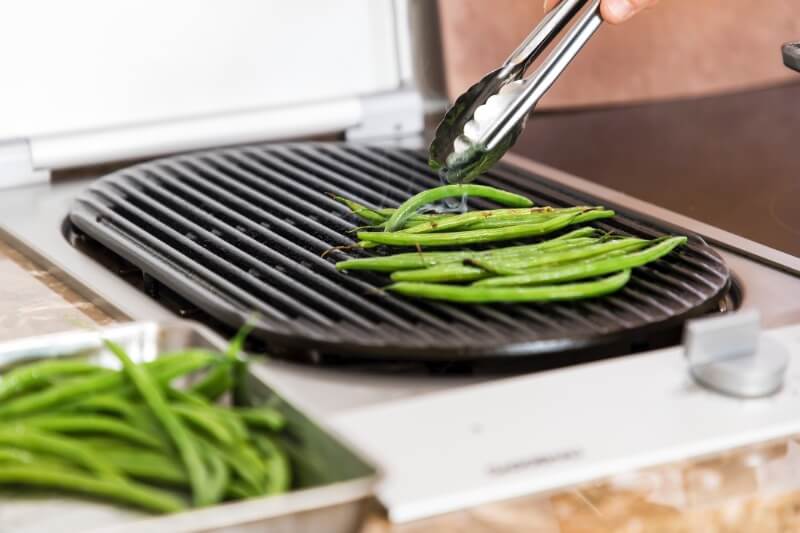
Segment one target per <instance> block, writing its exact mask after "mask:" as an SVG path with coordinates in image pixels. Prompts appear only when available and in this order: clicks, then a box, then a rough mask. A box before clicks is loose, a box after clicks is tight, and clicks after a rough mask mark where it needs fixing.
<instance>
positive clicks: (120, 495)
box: [0, 465, 185, 513]
mask: <svg viewBox="0 0 800 533" xmlns="http://www.w3.org/2000/svg"><path fill="white" fill-rule="evenodd" d="M0 485H11V486H13V487H19V486H20V485H22V486H28V487H35V488H44V489H58V490H64V491H67V492H74V493H79V494H87V495H90V496H95V497H98V498H102V499H105V500H112V501H116V502H120V503H123V504H126V505H132V506H135V507H139V508H141V509H145V510H147V511H155V512H159V513H173V512H177V511H181V510H183V509H184V508H185V505H184V503H183V502H182V501H181V500H180V499H178V498H177V497H175V496H174V495H172V494H170V493H169V492H165V491H163V490H158V489H153V488H149V487H144V486H142V485H139V484H136V483H132V482H129V481H122V480H112V479H96V478H93V477H91V476H89V475H86V474H83V473H81V472H78V471H73V470H68V469H66V468H55V467H53V466H51V465H48V466H47V467H46V468H45V467H39V466H35V465H14V466H0Z"/></svg>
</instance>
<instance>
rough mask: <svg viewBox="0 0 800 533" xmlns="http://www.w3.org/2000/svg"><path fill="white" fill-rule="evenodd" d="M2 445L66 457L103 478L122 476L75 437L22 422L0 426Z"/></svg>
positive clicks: (0, 442) (0, 441)
mask: <svg viewBox="0 0 800 533" xmlns="http://www.w3.org/2000/svg"><path fill="white" fill-rule="evenodd" d="M0 445H4V446H12V447H14V448H20V449H23V450H28V451H31V452H37V453H43V454H47V455H52V456H55V457H59V458H62V459H66V460H67V461H70V462H72V463H74V464H76V465H79V466H81V467H84V468H86V469H87V470H90V471H92V472H95V473H96V474H98V475H99V476H101V477H103V478H108V479H112V478H114V479H117V478H120V472H119V471H118V470H117V469H116V468H114V466H113V465H111V464H109V463H108V462H107V461H105V460H104V459H103V458H102V457H101V456H99V455H97V454H95V453H94V452H93V451H92V450H91V449H90V448H89V447H88V446H85V445H83V444H81V443H80V442H77V441H75V440H74V439H69V438H66V437H61V436H58V435H52V434H49V433H46V432H44V431H39V430H37V429H34V428H31V427H26V426H23V425H20V424H14V425H12V426H0Z"/></svg>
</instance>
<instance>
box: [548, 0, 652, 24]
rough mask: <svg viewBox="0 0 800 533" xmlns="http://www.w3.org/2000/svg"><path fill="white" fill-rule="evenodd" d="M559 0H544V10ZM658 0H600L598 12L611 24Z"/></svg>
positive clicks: (553, 5) (650, 5)
mask: <svg viewBox="0 0 800 533" xmlns="http://www.w3.org/2000/svg"><path fill="white" fill-rule="evenodd" d="M560 2H561V0H545V1H544V10H545V11H550V10H551V9H553V8H554V7H555V6H557V5H558V4H559V3H560ZM657 2H658V0H602V2H601V3H600V14H601V15H602V16H603V20H605V21H606V22H610V23H611V24H619V23H620V22H625V21H626V20H628V19H629V18H631V17H632V16H634V15H635V14H636V13H638V12H639V11H642V10H644V9H647V8H649V7H653V6H654V5H656V3H657Z"/></svg>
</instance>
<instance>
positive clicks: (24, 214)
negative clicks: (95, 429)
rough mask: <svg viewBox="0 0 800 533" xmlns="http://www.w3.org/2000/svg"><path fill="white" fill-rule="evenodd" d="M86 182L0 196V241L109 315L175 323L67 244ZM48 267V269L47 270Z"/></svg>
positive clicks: (157, 306) (166, 312) (168, 314)
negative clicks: (65, 229)
mask: <svg viewBox="0 0 800 533" xmlns="http://www.w3.org/2000/svg"><path fill="white" fill-rule="evenodd" d="M89 183H90V182H89V181H86V180H80V181H75V182H70V183H65V184H43V185H37V186H31V187H25V188H18V189H13V190H8V191H4V192H3V193H2V194H0V238H3V237H4V238H6V239H9V240H11V241H12V244H14V245H16V246H18V247H19V248H20V249H21V250H22V251H23V252H24V253H27V254H30V255H31V256H32V258H33V259H34V260H38V261H39V262H40V263H42V266H43V267H46V268H49V269H50V271H51V272H52V273H53V275H55V276H56V277H58V278H60V279H63V280H65V281H66V282H67V283H68V284H69V285H70V286H71V287H72V288H73V289H75V290H76V291H78V292H80V293H81V295H82V296H84V297H87V298H88V299H90V301H92V303H94V304H96V305H97V306H98V307H100V308H101V309H104V310H106V311H108V312H109V313H110V314H112V315H124V316H128V317H136V318H140V319H147V320H170V319H174V318H175V315H174V314H172V313H171V312H170V311H169V310H167V309H166V308H165V307H163V306H162V305H160V304H159V303H158V302H157V301H155V300H154V299H152V298H147V297H145V298H143V297H142V296H143V295H142V293H141V292H140V291H139V290H137V289H136V288H135V287H132V286H131V285H129V284H128V283H126V282H124V281H123V280H121V279H120V278H118V277H117V276H115V275H114V274H112V273H110V272H109V271H108V269H106V268H105V267H104V266H103V265H101V264H99V263H98V262H96V261H95V260H94V259H92V258H91V257H88V256H86V255H85V254H83V253H82V252H80V251H79V250H77V249H75V248H74V247H73V246H72V245H70V244H69V242H67V240H66V239H65V238H64V235H63V234H62V225H63V223H64V221H65V220H66V218H67V215H68V213H69V206H70V203H71V202H72V200H73V198H74V197H75V196H76V195H77V194H78V193H79V192H80V191H81V190H82V189H84V188H86V186H87V185H88V184H89ZM50 267H52V268H50ZM98 295H100V296H101V298H98V297H97V296H98Z"/></svg>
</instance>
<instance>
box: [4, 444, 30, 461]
mask: <svg viewBox="0 0 800 533" xmlns="http://www.w3.org/2000/svg"><path fill="white" fill-rule="evenodd" d="M35 460H36V457H35V456H34V455H33V454H32V453H31V452H29V451H26V450H22V449H20V448H10V447H8V448H7V447H3V448H0V464H3V463H17V464H31V463H33V462H34V461H35Z"/></svg>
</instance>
